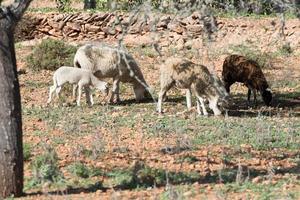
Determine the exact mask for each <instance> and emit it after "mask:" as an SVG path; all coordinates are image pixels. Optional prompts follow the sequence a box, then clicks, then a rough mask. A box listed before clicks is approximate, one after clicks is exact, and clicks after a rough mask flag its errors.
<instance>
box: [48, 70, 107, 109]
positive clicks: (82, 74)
mask: <svg viewBox="0 0 300 200" xmlns="http://www.w3.org/2000/svg"><path fill="white" fill-rule="evenodd" d="M67 82H68V83H71V84H73V86H75V87H73V97H75V93H76V88H78V96H77V100H76V103H77V106H80V98H81V91H82V88H84V90H85V93H86V98H87V103H88V105H89V106H92V105H93V104H94V102H93V97H92V94H91V91H90V86H94V87H96V88H97V89H99V90H100V91H102V92H103V93H104V94H106V95H107V93H108V84H107V83H106V82H103V81H100V80H99V79H98V78H97V77H95V76H94V75H93V73H92V72H91V71H89V70H85V69H79V68H74V67H69V66H62V67H60V68H58V69H57V70H56V71H55V72H54V74H53V85H52V86H51V87H50V93H49V98H48V101H47V103H48V104H49V103H50V102H51V100H52V96H53V93H54V92H56V95H57V96H58V97H59V93H60V90H61V88H62V86H63V85H64V84H65V83H67Z"/></svg>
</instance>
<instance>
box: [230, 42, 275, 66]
mask: <svg viewBox="0 0 300 200" xmlns="http://www.w3.org/2000/svg"><path fill="white" fill-rule="evenodd" d="M229 53H236V54H239V55H242V56H245V57H246V58H248V59H251V60H254V61H256V62H257V63H258V64H259V66H260V67H262V68H264V67H265V68H271V67H272V60H273V56H274V55H272V54H271V53H268V52H262V51H260V50H259V49H258V48H257V47H251V46H248V45H243V44H240V45H236V46H232V47H230V49H229Z"/></svg>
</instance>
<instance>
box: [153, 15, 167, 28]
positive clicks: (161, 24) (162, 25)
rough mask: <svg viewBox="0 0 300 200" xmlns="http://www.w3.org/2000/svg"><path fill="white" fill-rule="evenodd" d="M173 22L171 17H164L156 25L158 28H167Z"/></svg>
mask: <svg viewBox="0 0 300 200" xmlns="http://www.w3.org/2000/svg"><path fill="white" fill-rule="evenodd" d="M170 21H171V17H170V16H163V17H162V18H161V19H160V20H159V22H158V23H157V24H156V27H157V28H167V27H168V24H169V23H170Z"/></svg>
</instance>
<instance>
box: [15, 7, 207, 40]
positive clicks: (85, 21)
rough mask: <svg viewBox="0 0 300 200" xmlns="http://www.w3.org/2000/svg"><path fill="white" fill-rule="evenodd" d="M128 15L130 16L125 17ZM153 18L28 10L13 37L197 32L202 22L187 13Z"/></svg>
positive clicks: (95, 36) (111, 35)
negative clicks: (182, 16)
mask: <svg viewBox="0 0 300 200" xmlns="http://www.w3.org/2000/svg"><path fill="white" fill-rule="evenodd" d="M129 19H131V20H129ZM158 19H159V20H158V21H156V22H155V23H154V21H155V19H154V18H153V19H151V18H150V19H148V20H147V21H145V20H143V17H141V16H136V17H133V18H131V16H129V14H119V15H118V16H116V15H115V14H112V13H75V14H59V13H45V14H38V13H29V14H26V15H25V16H24V18H23V20H22V22H21V23H20V25H19V26H18V28H17V33H16V38H17V40H19V41H20V40H28V39H34V38H43V37H44V36H47V35H48V36H53V37H57V38H66V39H70V40H82V39H85V38H88V39H102V38H107V37H116V36H117V35H119V34H121V33H122V32H123V31H125V29H124V28H122V27H128V30H126V31H127V34H145V33H147V32H150V31H151V30H155V31H162V30H165V29H168V30H169V31H171V32H172V31H173V32H176V33H178V34H183V33H184V32H185V31H188V32H189V34H190V35H192V36H195V35H199V34H201V31H202V25H201V21H200V17H199V16H198V15H197V14H193V15H192V16H190V17H187V18H182V19H178V20H171V16H168V15H164V16H161V17H159V18H158Z"/></svg>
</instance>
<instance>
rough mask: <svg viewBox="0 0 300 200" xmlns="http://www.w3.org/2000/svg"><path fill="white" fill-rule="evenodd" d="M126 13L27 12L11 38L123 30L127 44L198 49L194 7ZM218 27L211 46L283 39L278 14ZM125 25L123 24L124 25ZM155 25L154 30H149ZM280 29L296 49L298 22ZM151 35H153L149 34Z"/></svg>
mask: <svg viewBox="0 0 300 200" xmlns="http://www.w3.org/2000/svg"><path fill="white" fill-rule="evenodd" d="M144 19H145V18H144V16H135V17H132V16H129V14H128V13H123V14H122V13H121V14H118V15H117V16H116V15H115V14H114V13H72V14H61V13H27V14H26V15H25V16H24V18H23V21H22V22H21V23H19V26H18V28H17V31H16V40H17V41H24V40H30V39H41V38H44V37H46V36H47V37H49V36H50V37H55V38H58V39H64V40H66V41H74V42H81V41H83V42H85V41H90V40H115V39H116V38H119V37H120V35H121V34H122V33H123V32H126V34H125V35H126V37H124V42H125V44H126V45H136V44H138V45H143V44H145V45H147V44H152V43H153V40H154V39H155V41H157V42H159V44H160V46H161V47H162V48H168V49H170V48H173V47H174V48H175V49H179V50H181V49H183V48H187V49H201V47H203V41H204V40H202V36H203V35H204V33H205V31H204V26H203V21H201V16H200V14H199V13H196V12H195V13H193V14H192V15H190V16H188V17H176V19H174V17H173V16H172V15H161V16H155V18H154V17H152V18H151V17H150V18H148V19H147V21H145V20H144ZM216 26H217V32H216V33H215V34H214V43H213V45H211V46H210V48H215V49H216V50H220V49H226V48H229V47H231V46H234V45H240V44H250V45H252V46H254V47H257V48H260V49H262V50H263V51H276V50H277V49H278V46H280V45H281V44H282V43H281V41H282V39H283V37H282V34H281V30H282V29H281V23H280V19H279V18H263V19H254V18H246V17H244V18H232V19H230V18H217V19H216ZM124 27H125V28H124ZM153 30H155V33H154V32H153ZM284 34H285V37H284V38H285V39H286V42H289V43H290V45H291V47H292V48H293V50H294V51H296V52H300V50H299V49H300V48H299V47H300V23H299V20H298V19H288V20H287V21H286V23H285V27H284ZM153 35H154V36H153Z"/></svg>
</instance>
